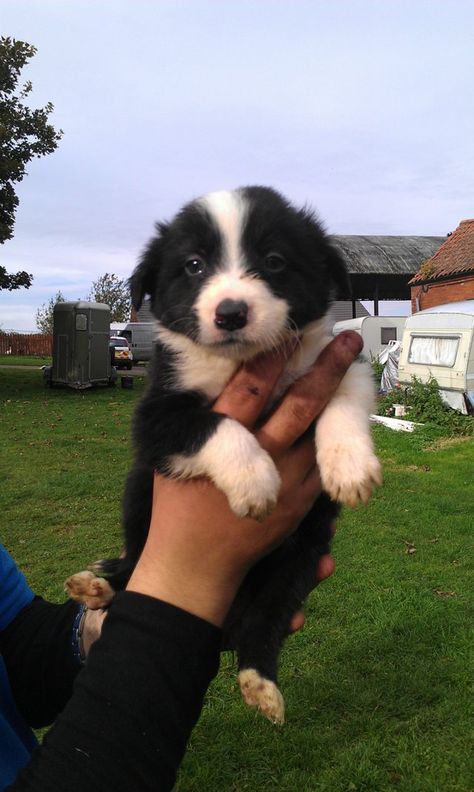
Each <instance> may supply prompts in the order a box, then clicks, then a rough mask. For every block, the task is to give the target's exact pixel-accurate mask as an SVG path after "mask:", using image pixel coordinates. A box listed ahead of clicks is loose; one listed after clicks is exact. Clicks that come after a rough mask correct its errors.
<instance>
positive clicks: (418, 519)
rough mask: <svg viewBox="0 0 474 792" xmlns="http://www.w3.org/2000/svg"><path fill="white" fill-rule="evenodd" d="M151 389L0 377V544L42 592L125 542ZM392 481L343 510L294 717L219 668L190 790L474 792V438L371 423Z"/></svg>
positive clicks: (312, 608)
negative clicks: (276, 720)
mask: <svg viewBox="0 0 474 792" xmlns="http://www.w3.org/2000/svg"><path fill="white" fill-rule="evenodd" d="M142 388H143V380H135V383H134V389H133V390H130V391H129V390H122V389H121V388H118V387H117V388H113V389H112V388H104V389H98V390H94V391H88V392H82V393H76V392H73V391H69V390H60V389H54V390H48V389H44V387H43V385H42V381H41V372H39V371H35V370H34V369H24V370H14V369H6V368H4V369H2V370H0V389H1V390H0V392H1V402H2V405H1V406H2V418H3V420H2V422H1V425H0V432H1V434H2V436H1V437H0V442H1V443H2V450H3V453H2V457H1V469H2V474H3V479H2V480H3V481H4V486H3V487H2V491H1V494H0V508H1V515H2V518H1V519H2V524H1V531H0V536H1V537H2V541H3V542H4V544H6V546H7V547H8V548H9V549H10V550H11V551H12V552H13V554H14V556H15V558H16V559H17V561H18V562H19V564H20V565H21V567H22V568H23V569H24V570H25V572H26V574H27V577H28V579H29V581H30V583H31V584H32V586H33V587H34V588H35V589H36V591H37V592H38V593H40V594H42V595H44V596H46V597H49V598H51V599H54V600H56V601H61V599H62V598H63V593H62V581H63V579H64V578H65V577H66V576H67V575H68V574H70V573H71V572H73V571H76V570H78V569H82V568H83V567H84V565H85V564H86V563H88V562H89V561H91V560H94V559H95V558H99V557H103V556H107V555H111V554H114V553H116V551H117V550H118V549H119V548H120V543H121V539H120V498H121V493H122V487H123V481H124V476H125V473H126V471H127V467H128V465H129V461H130V455H131V450H130V443H129V425H130V416H131V413H132V411H133V407H134V404H135V403H136V400H137V398H138V396H139V395H140V392H141V391H142ZM374 434H375V438H376V443H377V447H378V450H379V454H380V456H381V459H382V461H383V466H384V475H385V485H384V487H383V488H382V489H381V490H379V492H378V493H377V494H376V496H375V497H374V498H373V499H372V501H371V502H370V504H369V505H368V506H367V507H362V508H358V509H355V510H345V511H344V514H343V516H342V518H341V520H340V522H339V526H338V533H337V537H336V540H335V543H334V554H335V556H336V560H337V571H336V574H335V575H334V576H333V577H332V578H331V579H330V580H329V581H326V582H325V583H324V584H323V585H322V586H321V587H320V588H319V589H318V590H317V591H316V592H314V593H313V595H312V596H311V598H310V600H309V601H308V603H307V607H306V616H307V624H306V626H305V628H304V630H302V631H301V632H300V633H298V634H297V635H295V636H292V637H291V638H290V639H289V640H288V642H287V644H286V647H285V649H284V651H283V655H282V662H281V674H280V686H281V689H282V691H283V692H284V695H285V699H286V704H287V722H286V724H285V726H283V727H282V728H277V727H273V726H272V725H271V724H270V723H268V722H267V721H265V720H263V719H262V718H261V717H260V716H259V715H258V714H257V713H255V712H253V711H250V710H249V709H247V708H246V707H245V706H244V705H243V704H242V703H241V701H240V698H239V694H238V690H237V685H236V675H235V664H234V659H233V657H232V656H231V655H230V654H227V655H224V656H223V658H222V664H221V671H220V673H219V675H218V677H217V679H216V680H215V681H214V683H213V684H212V686H211V689H210V691H209V694H208V696H207V701H206V704H205V708H204V711H203V715H202V718H201V720H200V722H199V724H198V726H197V727H196V729H195V731H194V733H193V736H192V739H191V745H190V750H189V751H188V753H187V755H186V758H185V761H184V764H183V767H182V770H181V773H180V777H179V781H178V784H177V787H176V789H177V790H178V791H179V792H201V791H202V790H206V792H214V791H215V792H218V791H219V792H221V791H222V790H226V792H244V791H246V792H247V791H248V792H260V790H268V791H270V790H278V792H295V791H296V792H385V791H387V792H388V791H389V790H400V792H472V790H473V789H474V784H473V781H474V772H473V765H472V761H473V760H472V737H473V729H472V723H473V722H472V708H471V712H470V711H469V706H470V701H472V699H470V697H469V696H470V693H469V685H470V681H471V680H472V671H473V667H472V637H473V636H472V628H471V625H472V616H473V612H472V561H471V559H472V538H471V536H472V523H473V516H472V512H473V508H472V507H473V503H474V477H473V469H474V443H473V441H472V439H470V440H469V439H466V438H462V439H461V438H454V439H451V438H446V437H444V436H443V435H442V433H441V431H437V430H436V429H434V428H425V429H423V430H420V431H418V432H417V433H415V434H412V435H410V434H396V433H392V432H390V430H388V429H385V428H383V427H375V429H374Z"/></svg>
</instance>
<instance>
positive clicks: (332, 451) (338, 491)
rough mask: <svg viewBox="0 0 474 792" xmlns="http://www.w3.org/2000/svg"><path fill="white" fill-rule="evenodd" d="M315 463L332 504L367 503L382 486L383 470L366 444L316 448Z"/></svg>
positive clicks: (344, 444)
mask: <svg viewBox="0 0 474 792" xmlns="http://www.w3.org/2000/svg"><path fill="white" fill-rule="evenodd" d="M317 460H318V465H319V469H320V472H321V482H322V485H323V489H324V490H325V491H326V492H327V493H328V495H329V496H330V497H331V498H332V500H334V501H339V502H340V503H345V504H347V505H348V506H357V504H358V503H360V502H362V503H367V501H368V500H369V498H370V496H371V495H372V491H373V489H374V488H375V487H376V486H379V485H380V484H382V469H381V466H380V462H379V460H378V459H377V457H376V456H375V454H374V452H373V450H372V447H371V444H368V443H367V441H363V440H360V441H357V439H353V441H352V442H351V443H350V444H349V443H341V442H339V443H335V444H334V445H328V446H327V447H323V448H319V449H318V452H317Z"/></svg>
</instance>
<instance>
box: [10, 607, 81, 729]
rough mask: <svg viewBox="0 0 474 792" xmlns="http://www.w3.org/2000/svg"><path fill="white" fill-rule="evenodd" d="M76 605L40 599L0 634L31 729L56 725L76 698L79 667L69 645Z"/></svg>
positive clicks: (13, 684) (16, 695)
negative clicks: (75, 689) (62, 712)
mask: <svg viewBox="0 0 474 792" xmlns="http://www.w3.org/2000/svg"><path fill="white" fill-rule="evenodd" d="M78 607H79V606H78V605H77V603H76V602H73V601H72V600H68V601H67V602H65V603H63V604H60V605H56V604H54V603H52V602H46V601H45V600H43V599H41V597H35V599H34V600H33V601H32V602H31V603H30V604H29V605H27V606H26V607H25V608H23V609H22V610H21V611H20V613H19V614H18V615H17V616H16V617H15V618H14V619H13V621H12V622H11V623H10V624H9V625H8V627H6V628H5V629H4V630H3V631H2V632H1V633H0V654H1V655H2V657H3V660H4V662H5V665H6V667H7V671H8V678H9V681H10V686H11V688H12V692H13V696H14V699H15V702H16V705H17V707H18V709H19V710H20V712H21V713H22V715H23V717H24V718H25V720H26V721H27V723H29V724H30V725H31V726H34V727H35V728H39V727H40V726H47V725H49V724H50V723H52V722H53V720H54V719H55V717H56V716H57V715H58V713H59V712H61V710H62V709H63V707H64V706H65V704H66V702H67V701H68V699H69V698H70V697H71V694H72V686H73V682H74V679H75V677H76V674H77V672H78V671H79V669H80V665H79V663H78V662H77V661H76V660H75V659H74V655H73V651H72V646H71V641H72V628H73V623H74V617H75V615H76V613H77V611H78Z"/></svg>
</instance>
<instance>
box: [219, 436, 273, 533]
mask: <svg viewBox="0 0 474 792" xmlns="http://www.w3.org/2000/svg"><path fill="white" fill-rule="evenodd" d="M233 474H234V475H231V476H230V477H229V481H228V483H227V482H225V485H224V486H222V482H221V483H220V486H221V489H223V491H224V492H225V494H226V495H227V498H228V501H229V504H230V507H231V509H232V511H233V512H234V513H235V514H236V515H237V516H238V517H251V518H252V519H254V520H259V521H262V520H264V519H265V517H268V515H269V514H270V513H271V512H272V511H273V509H274V508H275V506H276V502H277V499H278V493H279V491H280V485H281V479H280V476H279V474H278V471H277V469H276V467H275V465H274V463H273V461H272V459H271V458H270V457H269V456H268V454H267V453H266V452H265V451H263V450H262V449H260V448H259V453H258V455H257V454H256V455H255V458H254V460H253V461H252V462H251V463H249V464H247V465H246V466H245V468H243V469H235V470H234V471H233Z"/></svg>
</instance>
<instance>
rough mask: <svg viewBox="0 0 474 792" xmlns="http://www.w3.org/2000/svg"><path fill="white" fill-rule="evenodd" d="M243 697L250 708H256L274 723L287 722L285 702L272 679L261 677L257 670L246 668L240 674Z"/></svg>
mask: <svg viewBox="0 0 474 792" xmlns="http://www.w3.org/2000/svg"><path fill="white" fill-rule="evenodd" d="M239 685H240V691H241V693H242V697H243V699H244V701H245V703H246V704H248V705H249V707H256V708H257V709H259V710H260V712H261V713H262V714H263V715H265V717H266V718H268V720H270V721H271V722H272V723H275V724H279V725H282V724H283V723H284V722H285V701H284V699H283V696H282V695H281V693H280V691H279V690H278V688H277V686H276V685H275V683H274V682H272V681H271V679H266V678H265V677H263V676H261V674H259V672H258V671H256V669H255V668H245V669H244V670H243V671H240V673H239Z"/></svg>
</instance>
